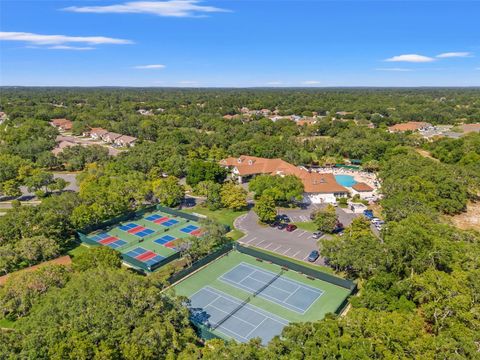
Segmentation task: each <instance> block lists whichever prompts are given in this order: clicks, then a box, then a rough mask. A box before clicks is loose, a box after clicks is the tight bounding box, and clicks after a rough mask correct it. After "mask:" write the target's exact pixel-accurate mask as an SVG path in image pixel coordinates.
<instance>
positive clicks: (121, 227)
mask: <svg viewBox="0 0 480 360" xmlns="http://www.w3.org/2000/svg"><path fill="white" fill-rule="evenodd" d="M137 226H138V225H137V224H135V223H128V224H124V225H120V226H119V227H118V228H119V229H120V230H123V231H128V230H130V229H133V228H135V227H137Z"/></svg>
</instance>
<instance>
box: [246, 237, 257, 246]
mask: <svg viewBox="0 0 480 360" xmlns="http://www.w3.org/2000/svg"><path fill="white" fill-rule="evenodd" d="M256 239H257V238H256V237H253V238H251V239H250V240H248V241H247V242H246V244H250V243H251V242H252V241H253V240H256Z"/></svg>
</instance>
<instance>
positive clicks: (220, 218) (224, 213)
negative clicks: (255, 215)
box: [184, 206, 247, 229]
mask: <svg viewBox="0 0 480 360" xmlns="http://www.w3.org/2000/svg"><path fill="white" fill-rule="evenodd" d="M184 211H185V212H189V213H197V214H201V215H205V216H206V217H208V218H209V219H212V220H215V221H217V222H219V223H220V224H223V225H227V226H230V228H232V229H233V222H234V221H235V219H236V218H237V217H239V216H241V215H243V214H246V213H247V212H246V211H233V210H230V209H220V210H209V209H207V208H205V207H201V206H197V207H194V208H192V209H186V210H184Z"/></svg>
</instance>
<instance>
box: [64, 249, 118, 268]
mask: <svg viewBox="0 0 480 360" xmlns="http://www.w3.org/2000/svg"><path fill="white" fill-rule="evenodd" d="M121 266H122V257H121V254H120V253H119V252H118V251H116V250H114V249H111V248H109V247H107V246H98V247H95V248H90V249H89V250H88V251H86V252H84V253H82V254H80V255H78V256H75V257H74V258H73V268H74V269H75V270H77V271H86V270H89V269H97V268H110V269H119V268H120V267H121Z"/></svg>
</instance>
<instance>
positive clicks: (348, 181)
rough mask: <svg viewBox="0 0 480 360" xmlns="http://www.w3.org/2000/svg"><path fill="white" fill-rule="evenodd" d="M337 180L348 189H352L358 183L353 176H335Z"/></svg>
mask: <svg viewBox="0 0 480 360" xmlns="http://www.w3.org/2000/svg"><path fill="white" fill-rule="evenodd" d="M335 180H337V182H338V183H339V184H340V185H342V186H346V187H352V186H353V185H355V184H356V183H357V182H356V181H355V179H354V178H353V176H352V175H335Z"/></svg>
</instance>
